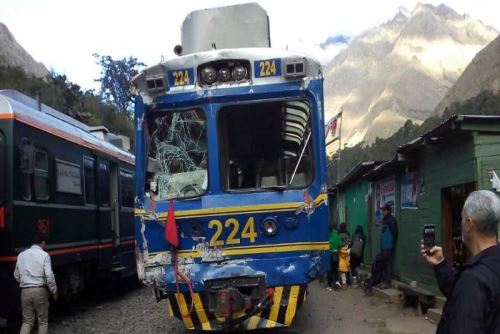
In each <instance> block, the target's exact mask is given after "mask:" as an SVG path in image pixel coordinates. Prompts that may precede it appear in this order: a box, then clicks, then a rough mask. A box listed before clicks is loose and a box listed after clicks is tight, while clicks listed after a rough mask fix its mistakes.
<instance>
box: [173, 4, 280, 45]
mask: <svg viewBox="0 0 500 334" xmlns="http://www.w3.org/2000/svg"><path fill="white" fill-rule="evenodd" d="M249 32H251V33H249ZM181 39H182V49H183V53H184V54H189V53H194V52H200V51H209V50H212V49H230V48H244V47H262V48H268V47H270V46H271V37H270V34H269V18H268V16H267V13H266V11H265V10H264V9H263V8H262V7H260V6H259V5H258V4H256V3H247V4H242V5H235V6H227V7H220V8H210V9H203V10H197V11H194V12H192V13H190V14H189V15H188V16H187V17H186V19H185V20H184V22H183V24H182V29H181Z"/></svg>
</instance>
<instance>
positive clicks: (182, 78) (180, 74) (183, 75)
mask: <svg viewBox="0 0 500 334" xmlns="http://www.w3.org/2000/svg"><path fill="white" fill-rule="evenodd" d="M173 75H174V86H185V85H187V84H189V72H188V70H184V71H175V72H174V73H173Z"/></svg>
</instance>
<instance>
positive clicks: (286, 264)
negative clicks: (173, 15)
mask: <svg viewBox="0 0 500 334" xmlns="http://www.w3.org/2000/svg"><path fill="white" fill-rule="evenodd" d="M228 8H229V9H228ZM228 10H229V11H232V12H231V13H232V14H233V17H234V15H236V14H235V13H236V12H239V11H240V10H243V12H247V13H248V12H249V11H250V12H251V11H256V12H259V13H261V14H262V12H263V11H262V9H261V8H260V7H259V6H257V5H255V4H251V5H240V6H232V7H227V8H226V9H224V8H223V10H222V11H219V12H217V14H213V13H212V12H210V10H208V12H207V11H202V13H199V12H195V13H194V14H192V15H191V16H189V17H188V19H186V21H187V22H185V23H184V28H183V29H184V30H186V29H187V28H186V26H187V27H188V28H189V29H187V30H188V31H191V32H192V30H193V29H194V28H193V23H192V22H191V21H189V20H191V19H192V20H195V19H199V17H200V16H201V17H205V18H206V15H222V14H224V13H225V11H228ZM221 13H222V14H221ZM264 14H265V12H264ZM266 18H267V16H266ZM201 21H203V20H201ZM256 21H258V22H259V25H260V24H262V22H267V19H256ZM198 22H199V21H198ZM195 27H196V26H195ZM184 30H183V32H184ZM205 33H208V32H205ZM187 36H188V34H183V47H184V45H187V48H185V51H186V50H187V51H189V53H187V54H184V55H181V56H179V57H177V58H175V59H172V60H169V61H165V62H162V63H161V64H159V65H156V66H153V67H150V68H148V69H146V70H144V71H143V72H142V73H140V74H139V75H138V76H137V77H136V78H134V80H133V82H132V84H133V89H134V91H135V93H136V95H137V97H136V109H135V128H136V201H135V202H136V203H135V206H136V207H135V229H136V241H137V246H136V247H137V249H136V253H137V254H136V258H137V267H138V274H139V277H140V278H141V280H142V281H143V282H144V283H146V284H151V285H154V287H155V291H156V296H157V298H158V300H160V299H163V298H166V299H167V300H168V305H169V307H168V309H169V312H170V315H172V316H175V317H177V318H179V319H181V320H182V321H183V322H184V324H185V325H186V327H187V328H190V329H197V330H225V329H256V328H265V327H282V326H289V325H291V323H292V320H293V318H294V316H295V313H296V311H297V309H298V308H299V307H300V306H301V305H302V303H303V302H304V300H305V298H306V293H307V291H306V289H307V284H308V283H309V282H310V281H312V280H313V279H315V278H317V277H318V276H319V275H322V274H323V273H324V272H325V271H326V270H328V269H329V262H330V261H329V252H328V249H329V244H328V219H327V217H328V212H327V210H328V207H327V205H326V199H327V198H326V156H325V146H324V145H325V144H324V118H323V88H322V85H323V78H322V73H321V67H320V65H319V64H318V63H317V62H316V61H315V60H313V59H311V58H309V57H307V56H305V55H302V54H298V53H294V52H288V51H281V50H275V49H271V48H270V47H269V45H268V41H267V42H266V41H264V42H263V43H262V44H261V45H259V44H258V41H256V40H251V41H249V42H248V44H250V46H251V47H249V48H243V47H239V48H232V49H231V48H225V49H223V50H218V49H212V48H213V45H211V46H209V47H207V46H206V45H205V44H206V43H205V42H203V43H205V44H203V43H201V42H200V43H201V44H200V45H198V46H197V45H196V44H193V42H192V41H191V40H190V41H189V42H188V41H185V38H188V37H187ZM226 38H227V36H226ZM229 39H230V38H229ZM225 42H227V41H226V40H222V41H217V45H224V43H225ZM266 43H267V45H266ZM212 44H216V43H212ZM210 47H211V48H210ZM207 48H208V49H207Z"/></svg>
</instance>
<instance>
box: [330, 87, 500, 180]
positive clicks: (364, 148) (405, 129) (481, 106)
mask: <svg viewBox="0 0 500 334" xmlns="http://www.w3.org/2000/svg"><path fill="white" fill-rule="evenodd" d="M459 114H462V115H500V92H496V93H493V92H491V91H483V92H481V93H480V94H479V95H477V96H475V97H473V98H471V99H469V100H467V101H464V102H463V103H453V104H452V105H451V106H450V107H449V108H446V110H445V111H444V113H443V115H441V116H432V117H430V118H428V119H427V120H425V121H424V122H423V123H422V124H420V125H418V124H416V123H414V122H412V121H410V120H408V121H407V122H406V123H405V124H404V125H403V126H402V127H401V128H400V129H399V130H398V131H397V132H396V133H394V134H393V135H392V136H390V137H389V138H386V139H381V138H377V139H376V140H375V142H373V143H372V144H371V145H365V144H364V143H359V144H357V145H355V146H353V147H346V148H344V149H343V150H342V152H341V153H340V156H341V161H340V178H342V177H343V176H344V175H346V174H347V172H348V171H349V170H351V168H353V167H354V166H355V165H356V164H357V163H358V162H361V161H386V160H390V159H392V158H393V157H394V155H395V154H396V150H397V148H398V147H399V146H401V145H404V144H406V143H408V142H410V141H412V140H413V139H415V138H417V137H419V136H420V135H422V134H424V133H426V132H428V131H430V130H431V129H433V128H435V127H436V126H438V125H439V124H440V123H441V122H443V121H445V120H447V119H448V118H450V117H451V116H453V115H459ZM336 158H337V156H334V157H333V159H332V158H330V161H329V164H328V184H329V185H330V186H332V185H334V184H336V183H337V173H338V165H337V163H338V161H337V160H336Z"/></svg>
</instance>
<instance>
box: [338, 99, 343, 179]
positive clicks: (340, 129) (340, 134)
mask: <svg viewBox="0 0 500 334" xmlns="http://www.w3.org/2000/svg"><path fill="white" fill-rule="evenodd" d="M343 111H344V107H340V113H339V115H338V116H337V117H340V126H339V154H338V157H337V159H338V160H337V183H338V182H339V181H340V153H341V152H342V115H343Z"/></svg>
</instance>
